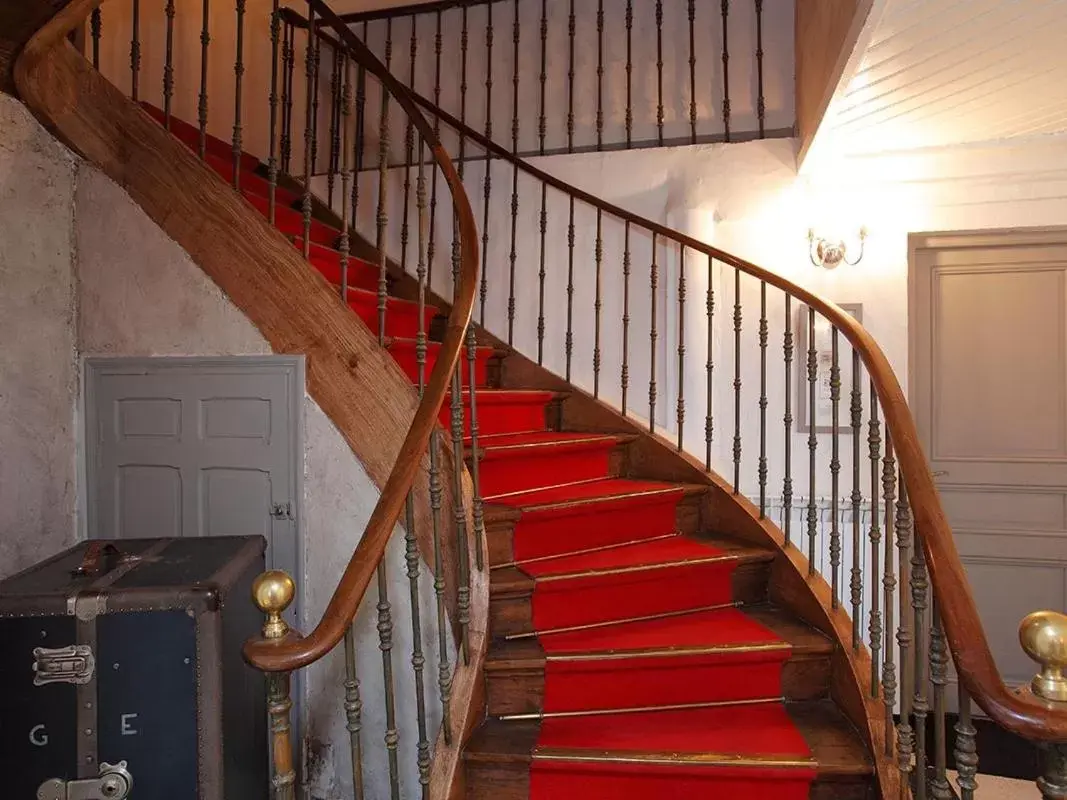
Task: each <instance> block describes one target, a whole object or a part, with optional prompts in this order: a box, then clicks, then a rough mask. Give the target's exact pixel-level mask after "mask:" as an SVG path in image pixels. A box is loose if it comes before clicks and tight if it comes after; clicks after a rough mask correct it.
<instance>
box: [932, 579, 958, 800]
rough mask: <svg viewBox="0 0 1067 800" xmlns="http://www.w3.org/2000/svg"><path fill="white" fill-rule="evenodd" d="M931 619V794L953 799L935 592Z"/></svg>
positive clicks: (944, 659) (943, 660) (942, 641)
mask: <svg viewBox="0 0 1067 800" xmlns="http://www.w3.org/2000/svg"><path fill="white" fill-rule="evenodd" d="M930 619H931V626H930V683H931V685H932V686H933V691H934V774H933V778H932V779H931V780H930V796H931V797H932V798H934V800H951V798H952V797H953V794H952V789H951V787H950V786H949V783H948V776H947V775H946V774H945V769H946V766H947V764H946V758H947V756H946V748H947V743H946V741H945V737H946V733H945V684H947V683H948V651H947V648H946V646H945V633H944V630H943V629H942V626H941V607H940V604H939V603H938V602H937V595H936V594H934V595H933V597H932V599H931V614H930Z"/></svg>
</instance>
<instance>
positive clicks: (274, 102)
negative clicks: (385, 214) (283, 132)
mask: <svg viewBox="0 0 1067 800" xmlns="http://www.w3.org/2000/svg"><path fill="white" fill-rule="evenodd" d="M281 33H282V20H281V14H280V13H279V2H278V0H273V2H272V3H271V15H270V98H269V101H268V102H269V103H270V143H269V144H268V146H267V183H268V184H269V188H268V189H267V202H268V211H267V219H268V220H269V221H270V223H271V225H273V224H274V220H275V217H276V209H277V203H278V198H277V193H278V192H277V190H278V139H277V136H278V48H279V45H280V44H281ZM345 219H347V216H346V217H345Z"/></svg>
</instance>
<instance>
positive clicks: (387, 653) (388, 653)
mask: <svg viewBox="0 0 1067 800" xmlns="http://www.w3.org/2000/svg"><path fill="white" fill-rule="evenodd" d="M309 160H310V159H309ZM378 640H379V641H378V648H379V649H380V650H381V651H382V682H383V685H384V689H385V737H384V741H385V749H386V752H387V753H388V757H389V787H390V796H391V797H392V800H400V765H399V763H398V756H397V749H398V745H399V743H400V735H399V733H398V732H397V727H396V696H395V695H396V690H395V688H394V686H393V616H392V606H391V604H390V603H389V578H388V576H387V575H386V572H385V561H384V560H382V561H381V562H380V563H379V564H378Z"/></svg>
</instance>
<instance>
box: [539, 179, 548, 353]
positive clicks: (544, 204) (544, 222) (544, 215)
mask: <svg viewBox="0 0 1067 800" xmlns="http://www.w3.org/2000/svg"><path fill="white" fill-rule="evenodd" d="M540 231H541V257H540V263H539V266H538V269H537V363H538V364H543V363H544V361H545V278H546V277H548V273H547V272H546V271H545V240H546V236H547V234H548V184H547V183H545V182H544V181H541V218H540Z"/></svg>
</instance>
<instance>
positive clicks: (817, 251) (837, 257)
mask: <svg viewBox="0 0 1067 800" xmlns="http://www.w3.org/2000/svg"><path fill="white" fill-rule="evenodd" d="M859 241H860V247H859V250H860V251H859V255H857V256H856V257H855V259H854V260H850V259H849V257H848V245H847V244H846V243H845V240H844V239H839V240H838V241H836V242H835V241H832V240H830V239H826V238H824V237H822V236H816V235H815V229H814V228H809V229H808V258H810V259H811V263H812V264H814V265H815V266H817V267H822V268H823V269H837V268H838V267H839V266H841V264H848V265H849V266H850V267H854V266H856V265H857V264H858V263H860V261H861V260H862V258H863V248H864V244H865V242H866V241H867V229H866V228H860V232H859Z"/></svg>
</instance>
